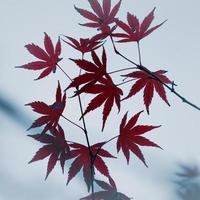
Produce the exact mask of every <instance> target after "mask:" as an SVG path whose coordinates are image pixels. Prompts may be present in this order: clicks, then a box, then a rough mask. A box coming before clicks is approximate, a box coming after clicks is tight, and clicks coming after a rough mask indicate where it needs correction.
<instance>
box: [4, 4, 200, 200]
mask: <svg viewBox="0 0 200 200" xmlns="http://www.w3.org/2000/svg"><path fill="white" fill-rule="evenodd" d="M100 1H101V0H100ZM116 2H117V1H115V0H113V1H112V3H113V5H114V4H116ZM74 4H75V5H76V6H77V7H81V8H85V9H87V10H90V7H89V4H88V2H87V1H80V0H73V1H72V0H69V1H66V0H59V1H54V0H34V1H32V0H29V1H27V0H18V1H15V0H6V1H4V0H0V25H1V33H0V69H1V72H0V155H1V162H0V199H2V200H13V199H14V200H27V199H28V200H32V199H34V200H35V199H39V200H47V199H48V200H57V199H59V200H62V199H63V200H64V199H72V200H77V199H79V198H81V197H83V196H85V195H87V190H86V187H85V185H84V182H83V179H82V173H80V176H79V177H76V178H75V179H73V180H72V181H71V183H70V184H69V185H68V186H66V181H67V170H68V165H66V171H65V174H64V175H62V173H61V170H60V166H56V167H55V169H54V170H53V172H52V173H51V174H50V176H49V178H48V179H47V181H44V178H45V174H46V166H47V160H43V161H40V162H35V163H33V164H30V165H28V162H29V161H30V159H31V158H32V156H33V155H34V154H35V152H36V151H37V150H38V148H39V147H41V145H40V144H39V143H37V142H35V141H34V140H33V139H31V138H29V137H27V136H26V135H27V134H30V133H37V130H33V131H29V132H26V129H27V128H28V127H29V126H30V125H31V124H32V122H33V120H35V119H36V118H37V116H38V115H37V114H34V113H33V112H32V111H31V109H30V108H29V107H25V106H24V105H25V104H26V103H30V102H32V101H34V100H41V101H44V102H46V103H49V104H51V103H53V101H54V98H55V90H56V86H57V81H58V80H60V82H61V85H62V88H63V89H64V88H65V87H66V86H67V85H68V84H69V83H68V80H66V78H65V76H64V75H63V74H62V73H61V72H60V71H57V72H56V73H55V74H51V75H50V76H48V77H47V78H45V79H42V80H39V81H34V79H35V78H36V77H37V76H38V74H37V72H33V71H28V70H22V69H16V68H14V66H19V65H23V64H25V63H28V62H30V61H33V60H34V57H32V56H31V55H30V54H29V53H28V52H27V51H26V49H25V48H24V45H26V44H28V43H32V42H33V43H35V44H38V45H39V46H42V47H43V37H44V34H43V32H47V33H48V34H49V35H50V36H51V38H52V39H53V42H54V44H55V42H56V41H57V38H58V36H59V35H60V34H65V35H68V36H72V37H75V38H77V39H78V38H79V37H80V35H81V37H83V38H84V37H90V36H92V34H94V33H95V32H94V30H91V29H90V28H86V27H81V26H79V25H78V23H83V22H85V19H84V18H83V17H81V16H80V15H79V14H78V13H77V12H76V11H75V9H74V7H73V6H74ZM155 6H156V12H155V20H154V22H153V25H156V24H159V23H160V22H162V21H164V20H165V19H168V21H167V23H165V24H164V25H163V26H162V27H161V28H159V29H158V30H157V31H155V32H154V33H152V34H151V35H150V36H149V37H147V38H145V39H144V40H142V42H141V51H142V60H143V63H144V65H145V66H147V67H149V68H150V69H151V70H159V69H164V70H167V71H168V73H167V75H168V77H169V78H170V79H172V80H174V81H175V82H176V84H177V85H178V87H177V91H178V92H180V93H181V94H182V95H183V96H185V97H187V98H188V99H189V100H190V101H192V102H194V103H196V104H197V105H200V95H199V84H200V79H199V74H200V59H199V53H200V45H199V44H200V37H199V35H200V23H199V19H200V12H199V7H200V3H199V1H198V0H192V1H181V0H176V1H172V0H168V1H161V0H149V1H145V0H123V1H122V5H121V9H120V12H119V14H118V16H119V18H120V19H123V20H125V19H126V12H127V11H129V12H130V13H133V14H135V15H137V16H138V17H139V19H141V20H142V19H143V18H144V16H146V15H147V14H148V13H149V12H150V11H151V10H152V9H153V8H154V7H155ZM105 45H106V50H107V52H109V53H108V55H109V56H108V67H109V69H110V71H112V70H114V69H119V68H122V67H131V66H130V64H129V63H127V62H126V61H124V60H122V59H121V58H119V57H117V56H116V55H115V54H114V52H113V50H112V46H111V43H110V41H107V42H106V44H105ZM62 47H63V48H62V57H63V58H64V59H63V60H62V62H61V66H62V67H63V69H64V70H65V71H67V73H69V74H70V75H71V76H72V77H74V76H76V75H77V72H78V70H77V68H76V66H74V65H73V63H72V62H71V61H70V60H68V58H77V57H78V58H79V57H80V54H79V53H77V52H76V51H75V50H73V49H71V47H68V46H66V45H65V44H63V45H62ZM117 47H118V49H119V50H120V51H121V52H122V53H123V54H125V55H127V57H129V58H131V59H132V60H135V61H136V62H137V60H138V56H137V49H136V45H135V44H128V45H126V44H122V45H117ZM98 52H99V53H100V54H101V50H99V51H98ZM88 58H89V56H88ZM130 86H131V85H128V84H127V85H126V86H125V87H124V90H125V91H126V92H128V90H129V88H130ZM167 95H168V100H169V102H170V104H171V107H168V106H167V105H165V103H163V102H162V101H161V100H160V99H159V97H158V96H157V95H155V97H154V98H153V102H152V105H151V110H150V115H149V116H147V115H146V113H143V115H142V117H141V119H140V120H139V123H140V124H152V125H162V127H161V128H159V129H157V130H154V131H152V132H150V133H147V135H146V136H147V138H150V139H151V140H153V141H154V142H156V143H157V144H159V145H160V146H161V147H162V148H163V149H164V150H163V151H162V150H159V149H154V148H145V147H144V148H142V151H143V153H144V156H145V158H146V161H147V163H148V166H149V168H146V167H145V166H144V165H143V164H142V163H141V162H140V161H139V160H138V159H137V158H136V157H135V156H132V157H131V161H130V164H129V166H127V165H126V162H125V159H124V157H123V155H122V154H121V153H120V154H119V155H118V159H116V160H114V161H110V160H108V161H107V162H106V163H107V165H108V166H109V167H110V171H111V174H112V176H113V177H114V179H115V180H116V183H117V187H118V189H119V191H120V192H123V193H125V194H127V196H130V197H134V199H136V200H145V199H148V200H154V199H155V198H156V200H159V199H160V200H169V199H170V200H178V199H182V200H198V199H199V196H200V178H199V165H200V156H199V155H200V146H199V143H200V123H199V116H200V113H199V111H197V110H194V109H193V108H191V107H189V106H188V105H186V104H184V103H182V102H181V101H180V100H179V99H178V98H177V97H176V96H174V95H173V94H171V93H169V92H167ZM82 99H83V102H84V106H86V104H87V102H88V99H87V97H86V96H84V95H83V97H82ZM77 105H78V104H77V100H74V99H68V100H67V105H66V113H65V115H66V116H67V117H69V118H71V119H72V120H74V121H77V119H78V118H79V116H80V113H79V110H78V109H77ZM143 109H144V105H143V99H142V93H141V94H139V95H137V96H136V97H135V98H134V99H133V98H131V99H129V100H127V101H126V102H125V103H124V104H123V105H122V111H121V112H120V114H119V115H117V117H116V114H117V110H114V111H112V113H111V115H110V116H109V119H108V121H107V125H106V128H105V131H104V133H101V132H100V128H101V123H98V120H99V119H101V112H102V109H101V108H99V109H98V110H96V111H94V112H91V113H89V114H88V116H87V118H86V121H87V124H88V128H89V133H90V138H91V141H92V143H93V142H97V141H99V140H100V141H103V140H106V139H109V138H111V137H112V136H114V135H116V134H118V128H119V127H118V126H119V125H118V124H119V123H120V120H121V118H122V116H123V115H124V113H125V112H126V111H127V110H128V111H129V116H131V115H133V114H135V113H136V112H138V111H140V110H143ZM94 120H96V121H97V123H90V122H91V121H94ZM61 124H62V125H63V127H64V129H65V132H66V134H67V137H68V138H70V140H76V141H79V142H85V141H84V137H81V133H80V132H79V130H77V129H76V128H74V127H73V126H71V125H70V124H66V122H65V121H61ZM113 124H116V127H113ZM113 146H114V142H113V143H112V144H110V145H107V146H106V149H108V150H110V151H111V152H112V153H113V154H115V155H116V150H115V149H113ZM77 188H78V190H77ZM155 196H156V197H155Z"/></svg>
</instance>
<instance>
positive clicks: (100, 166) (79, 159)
mask: <svg viewBox="0 0 200 200" xmlns="http://www.w3.org/2000/svg"><path fill="white" fill-rule="evenodd" d="M102 144H103V143H97V144H94V145H92V146H91V147H90V150H91V152H92V157H93V158H94V156H95V161H94V163H93V166H94V169H96V170H97V171H99V172H100V173H101V174H103V175H104V176H106V177H109V176H110V174H109V171H108V168H107V166H106V164H105V162H104V161H103V159H102V157H106V158H115V157H114V156H113V155H111V154H110V153H109V152H108V151H106V150H104V149H103V148H101V147H102ZM70 147H71V148H73V149H72V150H71V151H70V154H71V156H69V158H67V159H72V158H75V160H74V161H73V162H72V164H71V167H70V169H69V172H68V180H67V184H68V183H69V182H70V181H71V180H72V179H73V178H74V177H75V176H76V175H77V173H78V172H79V171H80V170H81V168H83V176H84V180H85V183H86V185H87V188H88V191H89V190H90V186H91V155H90V151H89V148H88V147H87V146H84V145H82V144H79V143H74V144H70ZM96 154H97V155H96Z"/></svg>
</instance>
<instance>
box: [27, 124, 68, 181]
mask: <svg viewBox="0 0 200 200" xmlns="http://www.w3.org/2000/svg"><path fill="white" fill-rule="evenodd" d="M50 133H51V135H50V134H43V135H41V134H36V135H29V136H30V137H32V138H34V139H35V140H37V141H39V142H41V143H44V144H45V145H44V146H43V147H42V148H40V149H39V150H38V151H37V152H36V154H35V155H34V157H33V158H32V160H31V161H30V162H29V163H32V162H35V161H38V160H43V159H44V158H46V157H48V156H49V162H48V166H47V174H46V178H45V179H47V177H48V175H49V174H50V173H51V171H52V170H53V168H54V166H55V165H56V163H57V161H58V160H59V161H60V165H61V168H62V171H63V172H64V164H65V160H66V157H67V155H68V154H69V151H70V149H69V145H68V144H67V141H66V140H65V134H64V131H63V129H62V128H61V126H60V125H58V129H51V130H50Z"/></svg>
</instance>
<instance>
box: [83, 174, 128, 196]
mask: <svg viewBox="0 0 200 200" xmlns="http://www.w3.org/2000/svg"><path fill="white" fill-rule="evenodd" d="M95 182H96V184H97V185H98V186H100V187H101V188H102V189H103V191H99V192H95V193H94V200H130V199H131V198H129V197H127V196H126V195H125V194H123V193H121V192H118V191H117V188H116V185H115V182H114V180H113V179H112V178H111V177H109V183H110V184H108V183H106V182H104V181H99V180H95ZM80 200H92V195H89V196H86V197H83V198H81V199H80Z"/></svg>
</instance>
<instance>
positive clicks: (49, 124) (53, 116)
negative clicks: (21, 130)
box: [26, 82, 66, 133]
mask: <svg viewBox="0 0 200 200" xmlns="http://www.w3.org/2000/svg"><path fill="white" fill-rule="evenodd" d="M65 104H66V94H64V95H63V96H62V92H61V88H60V83H59V82H58V87H57V91H56V101H55V102H54V103H53V104H52V105H47V104H46V103H44V102H41V101H34V102H32V103H29V104H26V105H28V106H31V107H32V108H33V111H34V112H37V113H39V114H42V115H43V116H42V117H40V118H38V119H37V120H35V122H34V123H33V124H32V125H31V127H30V128H29V129H28V130H30V129H31V128H36V127H40V126H43V125H45V127H44V129H43V131H42V133H45V132H47V131H48V130H51V129H52V128H56V127H57V125H58V121H59V118H60V116H61V115H62V113H63V110H64V108H65Z"/></svg>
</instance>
